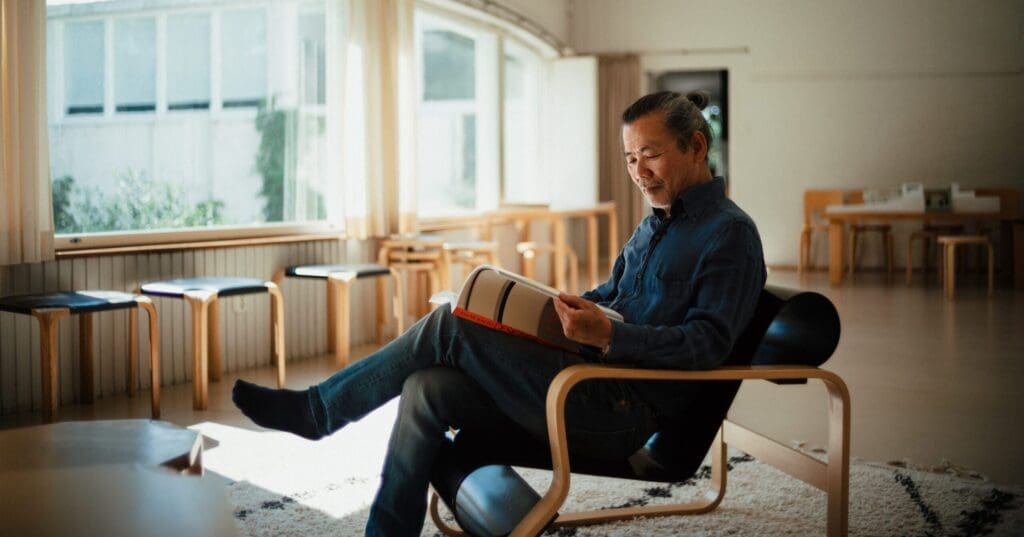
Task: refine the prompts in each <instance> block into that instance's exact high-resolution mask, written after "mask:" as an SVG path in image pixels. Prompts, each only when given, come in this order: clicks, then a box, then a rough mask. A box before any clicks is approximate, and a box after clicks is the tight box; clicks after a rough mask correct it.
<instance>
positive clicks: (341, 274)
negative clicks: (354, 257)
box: [274, 263, 403, 367]
mask: <svg viewBox="0 0 1024 537" xmlns="http://www.w3.org/2000/svg"><path fill="white" fill-rule="evenodd" d="M286 276H287V277H291V278H312V279H317V280H327V345H328V346H329V347H331V349H333V350H334V360H335V362H336V363H337V364H338V365H339V366H342V367H344V366H346V365H348V364H349V349H350V344H349V343H350V340H349V334H350V330H349V319H351V317H350V315H349V289H350V288H351V286H352V282H353V281H355V280H358V279H361V278H375V279H376V282H377V328H376V329H377V343H378V344H380V345H383V344H384V324H385V321H384V319H385V315H384V313H385V312H384V309H385V308H384V287H385V285H386V284H387V282H386V278H387V277H388V276H390V277H391V279H392V280H393V281H394V282H395V297H394V303H393V304H392V308H393V310H394V312H395V321H396V322H397V323H398V324H397V325H396V332H395V336H396V337H397V336H399V335H401V334H402V332H403V329H402V326H403V323H402V309H403V308H402V304H403V301H402V281H401V279H400V278H399V277H398V271H397V270H395V269H393V268H389V267H385V266H383V265H376V264H372V263H354V264H347V265H297V266H292V267H288V268H286V269H284V270H279V271H277V273H276V274H274V283H275V284H277V285H278V287H280V285H281V282H282V281H283V280H284V278H285V277H286Z"/></svg>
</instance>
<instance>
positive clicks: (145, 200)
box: [53, 170, 224, 233]
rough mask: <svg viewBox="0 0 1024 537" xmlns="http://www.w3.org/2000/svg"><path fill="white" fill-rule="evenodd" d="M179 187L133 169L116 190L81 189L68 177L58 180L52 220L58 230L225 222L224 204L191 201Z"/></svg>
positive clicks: (93, 229) (209, 200) (213, 201)
mask: <svg viewBox="0 0 1024 537" xmlns="http://www.w3.org/2000/svg"><path fill="white" fill-rule="evenodd" d="M185 197H186V196H185V191H184V188H182V187H181V186H180V185H177V184H173V183H169V182H164V181H151V180H149V179H147V178H146V177H145V174H143V173H138V172H134V171H131V170H128V171H126V172H124V173H122V174H121V175H120V176H119V177H118V179H117V185H116V187H115V188H114V190H113V192H103V191H101V190H99V189H98V188H95V187H80V186H78V185H76V184H75V180H74V178H73V177H71V176H69V175H65V176H63V177H60V178H57V179H54V181H53V220H54V226H55V228H56V232H57V233H91V232H101V231H135V230H149V229H171V228H183V227H206V226H214V225H218V224H223V223H224V218H223V216H222V213H223V209H224V202H223V201H220V200H217V199H212V198H211V199H207V200H204V201H201V202H199V203H196V204H195V205H189V204H188V203H186V202H185Z"/></svg>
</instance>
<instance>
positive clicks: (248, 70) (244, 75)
mask: <svg viewBox="0 0 1024 537" xmlns="http://www.w3.org/2000/svg"><path fill="white" fill-rule="evenodd" d="M265 17H266V15H265V12H264V11H263V10H257V9H249V10H244V11H227V12H225V13H224V14H223V15H222V19H221V66H222V67H221V68H222V75H221V84H222V88H223V89H222V90H221V91H222V94H221V95H222V100H223V106H224V108H239V107H256V106H259V105H260V104H261V103H262V102H263V100H264V99H265V98H266V94H267V93H266V88H267V75H266V70H267V66H266V63H267V62H266V48H267V47H266V41H267V35H266V34H267V31H266V18H265Z"/></svg>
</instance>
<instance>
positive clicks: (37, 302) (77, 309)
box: [0, 291, 137, 315]
mask: <svg viewBox="0 0 1024 537" xmlns="http://www.w3.org/2000/svg"><path fill="white" fill-rule="evenodd" d="M136 306H137V304H136V302H135V295H133V294H131V293H122V292H120V291H78V292H62V293H39V294H32V295H12V296H5V297H2V298H0V311H10V312H13V313H21V314H25V315H31V314H32V310H36V309H42V308H68V309H69V310H71V313H73V314H75V313H91V312H94V311H109V310H119V309H127V308H134V307H136Z"/></svg>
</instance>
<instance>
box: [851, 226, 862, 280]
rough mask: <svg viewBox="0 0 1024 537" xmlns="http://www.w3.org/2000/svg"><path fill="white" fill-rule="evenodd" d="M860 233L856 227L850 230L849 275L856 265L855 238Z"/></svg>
mask: <svg viewBox="0 0 1024 537" xmlns="http://www.w3.org/2000/svg"><path fill="white" fill-rule="evenodd" d="M858 235H860V233H858V232H857V230H856V229H851V230H850V276H853V272H854V270H855V269H856V267H857V238H858Z"/></svg>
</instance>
